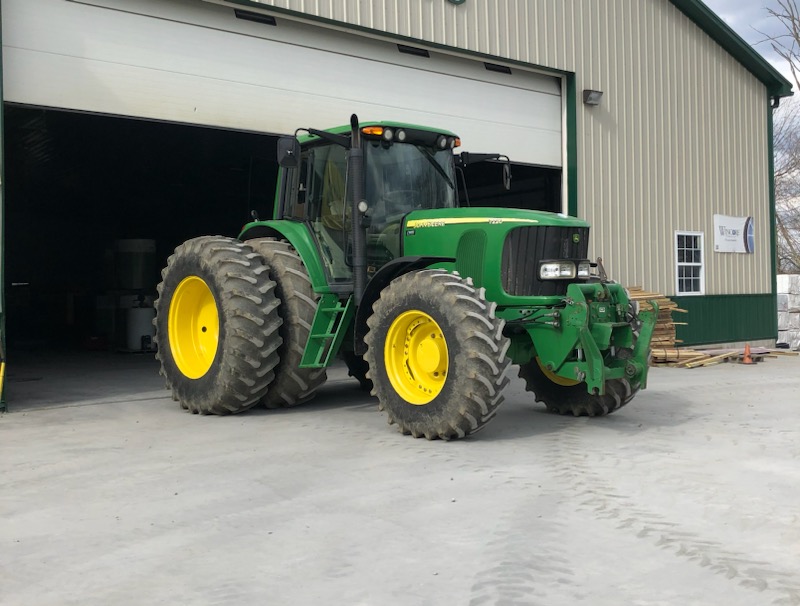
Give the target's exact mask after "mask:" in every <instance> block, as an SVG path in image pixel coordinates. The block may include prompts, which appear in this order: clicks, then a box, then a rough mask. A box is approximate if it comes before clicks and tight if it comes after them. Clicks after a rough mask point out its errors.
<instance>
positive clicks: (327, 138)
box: [276, 123, 459, 283]
mask: <svg viewBox="0 0 800 606" xmlns="http://www.w3.org/2000/svg"><path fill="white" fill-rule="evenodd" d="M359 136H360V139H361V150H362V152H363V173H362V174H363V186H362V187H363V192H364V195H363V205H362V206H361V208H360V211H361V214H362V217H360V225H361V227H362V228H363V229H364V230H365V239H366V242H365V244H366V247H365V248H366V251H365V252H366V270H367V276H372V275H374V274H375V272H376V271H377V270H378V269H380V268H381V267H382V266H384V265H385V264H386V263H388V262H390V261H391V260H393V259H396V258H398V257H400V256H401V255H402V243H401V229H400V227H401V224H402V220H403V217H404V216H405V215H407V214H408V213H409V212H411V211H414V210H424V209H447V208H454V207H455V206H456V204H457V192H456V177H455V164H454V161H453V149H454V148H455V147H456V146H457V145H458V144H459V141H458V138H457V137H456V136H455V135H454V134H452V133H449V132H446V131H438V132H435V131H430V130H423V129H421V128H415V127H409V126H406V125H401V124H397V123H370V124H366V125H361V127H360V132H359ZM299 143H300V147H299V154H297V151H296V150H295V152H294V153H295V154H297V156H294V157H293V158H292V159H291V161H289V162H288V163H287V162H286V161H284V162H282V166H283V169H284V173H283V176H282V177H283V184H284V186H283V187H282V196H281V197H280V199H279V201H278V204H279V206H278V208H276V211H277V212H276V216H277V217H278V218H283V219H290V220H296V221H302V222H305V223H306V224H307V225H308V227H309V231H310V232H311V233H312V234H313V236H314V238H315V240H316V244H317V247H318V250H319V252H320V257H321V258H322V260H323V262H324V265H325V268H326V271H327V273H328V274H329V277H330V279H331V281H332V282H333V283H336V282H339V283H348V282H351V281H352V280H353V241H354V239H353V220H352V206H351V204H350V203H348V202H347V201H348V200H352V197H351V196H350V195H348V187H352V185H353V184H352V183H348V174H349V173H348V155H349V154H350V152H351V147H352V140H351V135H350V128H349V127H346V128H341V129H333V130H331V131H325V132H318V131H315V132H314V134H312V135H310V136H307V137H304V138H301V139H300V140H299ZM290 157H291V154H290ZM295 158H299V160H298V159H295ZM287 164H288V165H287Z"/></svg>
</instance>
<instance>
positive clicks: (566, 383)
mask: <svg viewBox="0 0 800 606" xmlns="http://www.w3.org/2000/svg"><path fill="white" fill-rule="evenodd" d="M536 363H537V364H538V365H539V368H541V369H542V372H543V373H544V376H545V377H547V378H548V379H550V380H551V381H552V382H553V383H555V384H556V385H561V386H562V387H572V386H573V385H578V384H579V383H580V381H576V380H574V379H567V378H565V377H562V376H561V375H557V374H556V373H554V372H553V371H552V370H549V369H548V368H547V366H545V365H544V364H542V360H541V359H540V358H539V356H536Z"/></svg>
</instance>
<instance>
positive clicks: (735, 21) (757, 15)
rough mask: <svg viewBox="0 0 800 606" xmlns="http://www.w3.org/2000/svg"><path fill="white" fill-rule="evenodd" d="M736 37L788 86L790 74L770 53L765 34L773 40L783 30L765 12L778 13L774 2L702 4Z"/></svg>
mask: <svg viewBox="0 0 800 606" xmlns="http://www.w3.org/2000/svg"><path fill="white" fill-rule="evenodd" d="M703 1H704V2H705V3H706V5H707V6H708V7H709V8H710V9H711V10H713V11H714V12H715V13H717V15H719V16H720V17H721V18H722V20H723V21H725V22H726V23H727V24H728V25H729V26H730V27H731V28H732V29H733V30H734V31H735V32H736V33H737V34H739V35H740V36H741V37H742V38H744V39H745V40H746V41H747V42H748V43H750V45H751V46H752V47H753V48H754V49H756V50H757V51H758V52H759V53H761V55H763V56H764V58H765V59H767V61H769V62H770V63H772V64H773V65H774V66H775V68H776V69H777V70H778V71H780V72H781V73H782V74H783V75H784V77H785V78H787V79H788V80H789V81H790V82H792V76H791V72H790V71H789V69H788V66H787V65H786V64H785V62H784V60H783V59H781V58H780V57H779V56H778V55H777V53H775V51H773V50H772V46H771V43H770V42H769V41H764V40H765V37H766V36H765V34H766V35H769V36H775V35H778V34H781V33H783V32H784V30H783V29H782V28H783V26H782V25H781V24H780V22H778V20H777V19H775V17H772V16H771V15H770V14H769V13H768V12H767V9H768V8H771V9H773V10H778V8H779V7H778V2H777V0H703Z"/></svg>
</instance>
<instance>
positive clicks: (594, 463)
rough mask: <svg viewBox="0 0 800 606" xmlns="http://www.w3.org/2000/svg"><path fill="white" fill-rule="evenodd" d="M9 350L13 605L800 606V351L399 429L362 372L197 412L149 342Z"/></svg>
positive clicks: (7, 513)
mask: <svg viewBox="0 0 800 606" xmlns="http://www.w3.org/2000/svg"><path fill="white" fill-rule="evenodd" d="M43 368H44V367H43V366H37V364H36V363H35V362H34V363H31V364H30V365H29V366H27V367H25V368H18V369H17V370H14V366H13V364H12V367H11V368H9V393H8V395H9V398H10V405H11V406H12V411H13V412H11V413H9V414H6V415H3V416H2V417H0V461H1V462H2V465H0V479H1V480H2V490H1V491H0V603H2V604H3V605H6V606H10V605H25V606H31V605H49V604H81V606H87V605H95V604H97V605H104V606H105V605H116V606H128V605H134V604H135V605H139V604H148V605H153V604H170V605H174V604H200V605H204V604H236V605H240V604H258V605H263V604H275V605H283V604H287V605H305V604H308V605H323V604H324V605H326V606H327V605H339V604H341V605H348V606H352V605H361V604H364V605H380V606H391V605H395V604H397V605H436V606H438V605H448V606H449V605H461V604H463V605H469V606H478V605H503V606H507V605H512V604H513V605H532V604H539V605H543V606H553V605H556V606H558V605H565V606H566V605H570V606H571V605H574V604H576V603H585V604H591V605H614V606H618V605H634V604H670V605H671V604H676V605H681V606H687V605H692V604H702V605H720V604H725V605H726V606H735V605H746V606H753V605H762V604H764V605H768V604H775V605H794V604H798V605H800V425H798V420H797V416H796V415H795V413H796V412H797V409H798V406H799V405H800V358H798V357H791V358H790V357H783V358H778V359H770V360H768V361H766V362H763V363H761V364H758V365H756V366H740V365H733V364H721V365H718V366H714V367H709V368H699V369H694V370H682V369H654V370H653V371H652V373H651V380H650V387H649V389H647V390H646V391H643V392H641V393H640V394H639V396H637V398H636V399H635V400H634V401H633V402H632V403H631V404H630V405H629V406H627V407H626V408H624V409H622V410H621V411H619V412H617V413H615V414H613V415H611V416H609V417H607V418H603V419H591V420H590V419H572V418H564V417H558V416H554V415H550V414H547V413H545V412H544V410H543V407H541V406H540V405H537V404H534V403H533V402H532V401H531V398H530V397H529V394H527V393H526V392H525V391H524V386H523V385H522V383H521V382H520V381H518V380H514V381H512V383H511V385H510V386H509V389H508V391H507V396H506V402H505V403H504V404H503V406H502V407H501V409H500V412H499V413H498V416H497V418H496V420H495V421H493V422H492V423H491V424H490V425H489V426H488V427H487V428H486V429H485V430H484V431H482V432H480V433H478V434H477V435H475V436H473V437H472V438H470V439H467V440H462V441H456V442H449V443H447V442H441V441H434V442H428V441H425V440H414V439H413V438H410V437H407V436H401V435H400V434H399V433H397V432H396V431H395V429H394V428H393V427H391V426H388V425H387V424H386V419H385V416H384V415H382V414H381V413H379V412H378V411H377V407H376V405H375V402H374V400H372V399H371V398H370V397H369V396H367V395H365V394H363V393H362V392H360V391H358V389H357V384H356V383H355V382H354V381H352V380H350V379H348V378H347V376H346V372H345V371H344V369H342V368H340V367H337V368H334V369H332V370H331V372H330V379H329V381H328V383H327V384H326V386H325V387H324V388H323V390H322V392H321V393H320V395H319V397H318V398H317V399H316V400H315V401H314V402H313V403H311V404H307V405H304V406H301V407H298V408H296V409H292V410H286V411H266V410H257V411H253V412H250V413H246V414H243V415H238V416H233V417H199V416H192V415H189V414H187V413H185V412H184V411H182V410H181V409H180V407H178V405H177V404H175V403H174V402H172V401H171V399H169V398H168V397H166V392H164V391H161V390H160V389H159V388H160V383H159V379H158V377H157V376H156V374H155V366H154V364H153V362H152V360H151V359H150V358H149V357H148V358H146V359H145V358H142V357H128V358H125V357H122V358H114V359H113V361H112V362H108V361H106V362H104V363H103V364H100V365H97V364H95V366H92V368H96V369H95V370H94V371H93V372H92V374H90V375H87V374H86V373H85V368H86V364H85V360H82V359H76V360H71V359H64V360H62V361H61V362H60V364H59V372H58V374H56V375H55V376H53V373H52V369H50V371H47V372H50V375H48V376H49V378H43V375H45V374H47V372H46V371H45V370H43Z"/></svg>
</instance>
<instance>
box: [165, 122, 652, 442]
mask: <svg viewBox="0 0 800 606" xmlns="http://www.w3.org/2000/svg"><path fill="white" fill-rule="evenodd" d="M302 130H303V131H304V132H305V133H306V134H305V135H304V136H303V137H302V138H301V139H298V138H296V137H286V138H282V139H280V140H279V142H278V161H279V164H280V167H281V168H280V173H279V182H278V188H277V193H276V197H275V209H274V218H273V219H270V220H266V221H262V220H258V218H257V217H254V220H253V221H252V222H250V223H248V224H247V225H245V227H244V228H243V231H242V232H241V234H239V237H238V238H235V239H234V238H228V237H222V236H204V237H199V238H194V239H192V240H189V241H187V242H185V243H183V244H181V245H180V246H178V247H177V248H176V249H175V253H174V254H173V255H172V256H171V257H170V258H169V260H168V262H167V267H166V268H165V269H164V270H163V272H162V278H163V280H162V282H161V284H159V286H158V295H159V296H158V300H157V302H156V312H157V313H156V320H155V324H156V342H157V344H158V354H157V357H158V359H159V360H160V362H161V372H162V374H163V375H164V377H165V378H166V381H167V387H168V388H169V389H171V390H172V395H173V398H174V399H175V400H177V401H179V402H180V404H181V405H182V406H183V407H184V408H185V409H188V410H189V411H191V412H193V413H200V414H228V413H237V412H241V411H243V410H247V409H249V408H251V407H253V406H255V405H257V404H259V403H261V404H263V405H265V406H267V407H268V408H277V407H286V406H293V405H295V404H298V403H300V402H303V401H306V400H308V399H310V398H311V397H313V395H314V393H315V392H316V390H317V389H318V388H319V387H320V385H322V383H323V382H324V381H325V379H326V368H327V367H328V366H329V365H330V364H331V363H332V362H333V361H334V360H335V359H336V358H337V357H338V358H341V359H343V360H344V361H345V362H346V364H347V366H348V369H349V372H350V375H351V376H353V377H355V378H356V379H358V381H359V382H360V383H361V386H362V387H364V388H366V389H370V390H371V393H372V394H373V395H374V396H376V397H377V399H378V402H379V407H380V409H381V410H384V411H385V412H386V414H387V415H388V419H389V422H390V423H396V424H397V425H398V427H399V429H400V431H401V432H402V433H404V434H411V435H413V436H414V437H422V436H424V437H426V438H428V439H435V438H443V439H452V438H461V437H464V436H467V435H470V434H472V433H474V432H476V431H478V430H479V429H481V428H482V427H484V426H485V425H486V423H488V422H489V421H490V420H491V419H492V418H493V417H494V415H495V413H496V411H497V407H498V406H499V405H500V403H501V402H502V399H503V390H504V388H505V387H506V385H507V383H508V381H509V379H508V377H507V370H508V367H509V365H511V364H516V365H518V366H519V368H520V370H519V375H520V377H522V378H523V379H524V381H525V384H526V387H527V389H528V391H531V392H533V393H534V394H535V396H534V397H535V399H536V400H537V401H539V402H542V403H544V405H545V406H546V407H547V409H548V410H550V411H553V412H557V413H560V414H572V415H576V416H579V415H589V416H595V415H605V414H608V413H611V412H613V411H615V410H617V409H618V408H620V407H622V406H624V405H625V404H627V403H628V402H629V401H630V400H631V399H632V398H633V397H634V396H635V395H636V393H637V392H638V391H639V390H640V389H641V388H643V387H644V386H645V382H646V379H647V370H648V357H649V347H650V339H651V336H652V332H653V327H654V324H655V317H656V314H657V307H655V305H653V309H652V310H651V311H647V312H642V313H641V314H639V313H637V309H636V308H635V306H634V305H633V304H632V302H631V301H630V299H629V297H628V294H627V292H626V291H625V289H624V288H623V287H622V286H620V285H618V284H615V283H613V282H611V281H609V280H607V279H606V277H605V272H604V271H603V269H602V265H600V266H599V267H598V264H597V263H591V262H590V261H589V260H588V259H587V254H588V243H589V225H588V224H587V223H586V222H584V221H581V220H579V219H576V218H573V217H568V216H564V215H560V214H554V213H548V212H538V211H529V210H519V209H503V208H471V207H468V206H467V207H459V204H458V199H459V196H458V191H457V190H458V187H457V181H458V180H457V172H458V165H459V164H465V163H467V162H470V161H471V160H470V159H469V156H468V154H466V153H463V154H461V155H455V154H454V153H453V151H454V149H455V148H456V147H458V145H459V144H460V142H459V140H458V138H457V137H456V136H455V135H454V134H453V133H450V132H445V131H442V130H437V129H431V128H425V127H420V126H415V125H409V124H399V123H391V122H381V123H368V124H359V123H358V119H357V117H356V116H353V117H352V118H351V124H350V125H349V126H345V127H340V128H335V129H331V130H328V131H321V130H316V129H302ZM298 132H299V131H298ZM296 135H297V133H296ZM497 157H498V156H496V155H495V156H490V155H475V154H472V156H471V158H472V159H473V160H474V159H481V160H483V159H487V158H490V159H491V158H497ZM501 166H502V168H503V172H504V177H505V178H506V180H507V179H508V172H507V170H508V164H501Z"/></svg>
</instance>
